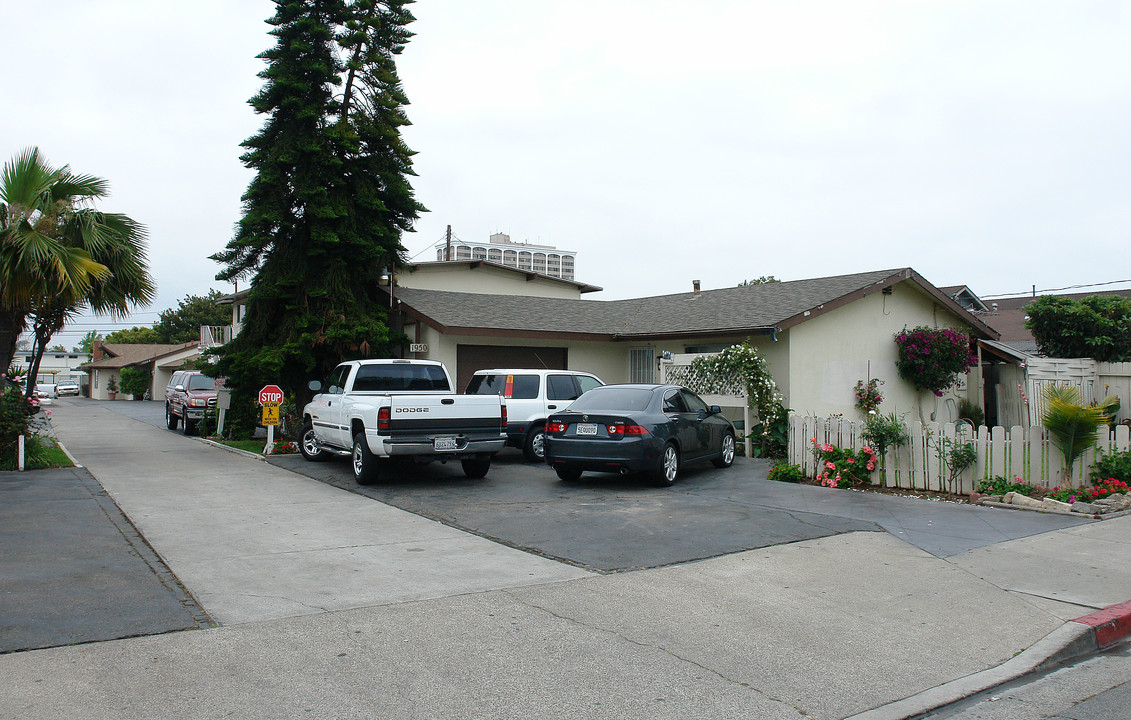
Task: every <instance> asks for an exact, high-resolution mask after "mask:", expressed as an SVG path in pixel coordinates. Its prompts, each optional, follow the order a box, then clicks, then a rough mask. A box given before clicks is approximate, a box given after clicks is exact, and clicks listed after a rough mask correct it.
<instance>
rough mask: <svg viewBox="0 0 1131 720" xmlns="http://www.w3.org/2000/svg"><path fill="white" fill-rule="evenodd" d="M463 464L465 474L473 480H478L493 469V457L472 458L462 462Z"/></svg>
mask: <svg viewBox="0 0 1131 720" xmlns="http://www.w3.org/2000/svg"><path fill="white" fill-rule="evenodd" d="M460 464H461V465H463V474H464V475H466V476H468V477H469V478H471V479H472V480H478V479H479V478H481V477H484V476H486V475H487V471H488V470H490V469H491V458H489V457H486V458H471V459H469V460H463V461H461V462H460Z"/></svg>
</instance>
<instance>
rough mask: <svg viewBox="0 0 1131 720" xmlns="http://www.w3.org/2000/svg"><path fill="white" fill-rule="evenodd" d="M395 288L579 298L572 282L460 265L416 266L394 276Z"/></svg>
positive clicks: (576, 288)
mask: <svg viewBox="0 0 1131 720" xmlns="http://www.w3.org/2000/svg"><path fill="white" fill-rule="evenodd" d="M528 278H529V279H528ZM397 285H398V286H400V287H406V288H416V289H420V290H445V291H448V292H467V293H480V294H488V295H529V296H531V297H549V298H567V299H573V300H577V299H578V298H580V297H581V291H580V290H579V289H578V287H577V285H575V284H574V283H572V282H563V281H561V280H553V279H550V278H544V277H540V276H532V275H530V274H529V273H526V272H522V271H511V270H504V269H503V268H497V267H492V266H490V265H478V266H475V267H468V265H466V264H463V263H452V264H450V265H449V264H436V265H431V264H422V265H417V266H416V268H415V269H414V270H411V271H409V270H404V271H402V272H400V273H399V274H398V275H397ZM394 292H395V291H394Z"/></svg>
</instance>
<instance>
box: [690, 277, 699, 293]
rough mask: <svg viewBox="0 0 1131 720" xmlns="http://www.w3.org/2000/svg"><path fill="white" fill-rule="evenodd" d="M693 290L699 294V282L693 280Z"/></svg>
mask: <svg viewBox="0 0 1131 720" xmlns="http://www.w3.org/2000/svg"><path fill="white" fill-rule="evenodd" d="M691 289H692V290H694V291H695V292H699V281H698V280H692V281H691Z"/></svg>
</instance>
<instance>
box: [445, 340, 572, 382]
mask: <svg viewBox="0 0 1131 720" xmlns="http://www.w3.org/2000/svg"><path fill="white" fill-rule="evenodd" d="M566 360H567V357H566V348H564V347H531V346H522V345H457V346H456V387H457V388H458V389H459V391H460V392H463V390H464V388H466V387H467V384H468V383H469V382H471V376H472V375H473V374H474V373H475V371H476V370H484V369H488V368H544V369H547V370H566V369H567V366H566Z"/></svg>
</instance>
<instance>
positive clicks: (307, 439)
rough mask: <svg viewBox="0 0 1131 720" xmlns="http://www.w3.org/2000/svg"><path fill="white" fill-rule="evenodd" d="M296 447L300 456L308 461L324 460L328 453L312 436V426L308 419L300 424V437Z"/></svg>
mask: <svg viewBox="0 0 1131 720" xmlns="http://www.w3.org/2000/svg"><path fill="white" fill-rule="evenodd" d="M298 449H299V452H301V453H302V456H303V457H304V458H306V459H307V460H309V461H310V462H319V461H321V460H325V459H326V456H327V455H328V453H327V452H326V451H325V450H323V449H322V446H321V445H320V444H318V438H317V437H315V436H314V426H313V425H312V424H311V423H310V421H309V420H307V421H306V422H305V423H303V425H302V437H301V438H300V439H299V443H298Z"/></svg>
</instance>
